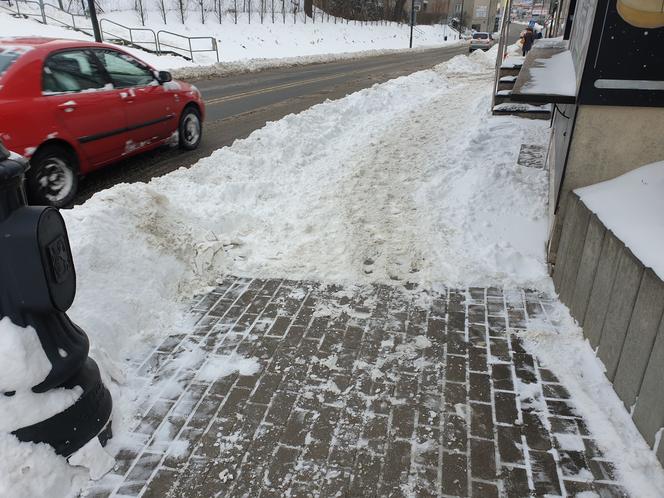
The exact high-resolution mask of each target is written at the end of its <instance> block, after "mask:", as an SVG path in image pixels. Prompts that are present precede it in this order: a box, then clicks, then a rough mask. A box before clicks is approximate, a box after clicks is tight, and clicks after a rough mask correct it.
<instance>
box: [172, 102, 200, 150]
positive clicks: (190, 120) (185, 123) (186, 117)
mask: <svg viewBox="0 0 664 498" xmlns="http://www.w3.org/2000/svg"><path fill="white" fill-rule="evenodd" d="M202 135H203V125H202V123H201V113H200V112H198V109H196V108H195V107H187V108H186V109H185V110H184V111H183V112H182V116H180V124H179V127H178V136H179V143H180V147H182V148H183V149H187V150H194V149H195V148H196V147H198V144H199V143H201V137H202Z"/></svg>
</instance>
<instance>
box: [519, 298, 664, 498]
mask: <svg viewBox="0 0 664 498" xmlns="http://www.w3.org/2000/svg"><path fill="white" fill-rule="evenodd" d="M520 335H521V338H522V339H523V340H524V345H525V347H526V349H527V350H528V351H529V352H530V353H532V354H534V355H536V356H537V358H538V359H539V361H540V362H541V363H542V364H543V366H544V367H546V368H548V369H549V370H551V371H552V372H553V373H554V374H555V375H556V377H558V379H559V380H560V382H561V383H562V384H563V385H564V386H565V388H566V389H567V390H568V391H569V393H570V396H571V400H572V401H573V403H574V405H575V406H576V407H577V409H578V411H579V413H580V414H581V415H583V417H584V420H585V422H586V423H587V426H588V428H589V430H590V431H591V433H592V434H593V436H594V437H595V440H596V441H597V444H598V446H599V448H600V450H601V451H602V452H603V454H604V456H605V457H606V458H608V459H610V460H611V462H612V463H613V464H614V465H615V466H616V470H617V473H618V480H619V482H620V483H621V484H622V485H623V486H624V487H625V489H626V490H627V492H628V493H629V495H630V496H634V497H639V498H658V497H661V496H662V493H663V492H664V491H663V490H664V471H663V470H662V466H661V464H660V463H659V461H658V460H657V458H656V456H655V453H654V452H653V451H652V450H651V449H650V448H649V447H648V445H647V444H646V442H645V441H644V440H643V437H642V436H641V434H640V433H639V431H638V429H637V428H636V426H635V425H634V423H633V421H632V418H631V417H630V415H629V413H628V412H627V410H625V407H624V405H623V403H622V401H621V400H620V399H619V398H618V395H617V394H616V393H615V391H614V390H613V386H612V385H611V383H610V382H609V381H608V380H607V378H606V376H605V374H604V370H605V369H604V365H603V364H602V362H601V361H600V360H599V358H597V357H596V356H595V353H594V352H593V350H592V347H591V346H590V344H589V342H588V341H587V340H586V339H585V338H584V337H583V332H582V330H581V329H580V328H579V327H578V325H577V324H576V322H575V321H574V319H573V318H572V317H571V315H570V314H569V311H568V309H567V308H566V307H565V306H564V305H563V304H561V303H556V304H555V305H554V307H553V309H552V310H550V311H549V312H548V316H543V317H541V319H540V320H532V319H531V321H530V325H529V329H528V330H526V331H525V332H523V333H522V334H520ZM577 439H578V438H577ZM570 449H572V448H570ZM588 477H590V476H588ZM579 479H581V480H583V476H580V477H579Z"/></svg>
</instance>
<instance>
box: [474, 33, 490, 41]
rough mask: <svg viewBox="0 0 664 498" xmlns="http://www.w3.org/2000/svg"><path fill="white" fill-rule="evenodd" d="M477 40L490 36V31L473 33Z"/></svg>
mask: <svg viewBox="0 0 664 498" xmlns="http://www.w3.org/2000/svg"><path fill="white" fill-rule="evenodd" d="M473 38H474V39H475V40H486V39H488V38H489V33H473Z"/></svg>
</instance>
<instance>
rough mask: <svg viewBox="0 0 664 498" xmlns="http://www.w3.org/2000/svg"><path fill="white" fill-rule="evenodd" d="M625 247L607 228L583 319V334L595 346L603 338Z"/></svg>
mask: <svg viewBox="0 0 664 498" xmlns="http://www.w3.org/2000/svg"><path fill="white" fill-rule="evenodd" d="M624 249H625V245H624V244H623V243H622V242H621V241H620V240H618V238H617V237H616V236H615V235H613V233H612V232H611V231H610V230H607V231H606V233H605V234H604V241H603V242H602V250H601V252H600V256H599V263H598V265H597V271H596V272H595V278H594V280H593V286H592V289H591V291H590V298H589V299H588V306H587V308H586V314H585V316H584V319H583V334H584V335H585V336H586V337H587V338H588V340H589V341H590V344H591V345H592V347H593V348H597V347H598V346H599V343H600V341H601V338H602V329H603V328H604V320H605V318H606V312H607V310H608V307H609V300H610V297H611V291H612V290H613V282H614V281H615V278H616V273H617V271H618V261H619V260H620V254H621V253H622V251H623V250H624Z"/></svg>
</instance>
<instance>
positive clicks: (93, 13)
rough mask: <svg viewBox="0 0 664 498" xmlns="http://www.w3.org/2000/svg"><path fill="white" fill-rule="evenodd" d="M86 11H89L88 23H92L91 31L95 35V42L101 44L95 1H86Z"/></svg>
mask: <svg viewBox="0 0 664 498" xmlns="http://www.w3.org/2000/svg"><path fill="white" fill-rule="evenodd" d="M88 10H89V11H90V22H91V23H92V31H94V34H95V41H97V42H101V41H102V39H101V31H99V21H98V20H97V9H96V7H95V0H88Z"/></svg>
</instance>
